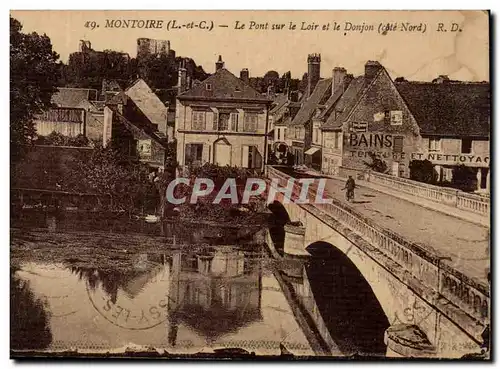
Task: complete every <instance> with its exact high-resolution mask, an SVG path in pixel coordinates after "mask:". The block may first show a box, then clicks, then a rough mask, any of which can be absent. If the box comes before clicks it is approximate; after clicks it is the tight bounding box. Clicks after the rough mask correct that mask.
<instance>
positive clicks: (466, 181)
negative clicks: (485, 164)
mask: <svg viewBox="0 0 500 369" xmlns="http://www.w3.org/2000/svg"><path fill="white" fill-rule="evenodd" d="M476 175H477V169H476V168H471V167H467V166H465V165H463V164H460V165H457V166H456V167H454V168H453V172H452V185H453V186H454V187H456V188H458V189H460V190H462V191H466V192H471V191H474V190H475V189H476V188H477V177H476Z"/></svg>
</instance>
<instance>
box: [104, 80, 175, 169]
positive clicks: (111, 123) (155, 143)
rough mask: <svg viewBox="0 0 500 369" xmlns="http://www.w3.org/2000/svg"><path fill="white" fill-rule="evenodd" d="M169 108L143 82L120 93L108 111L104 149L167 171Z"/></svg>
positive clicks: (106, 109)
mask: <svg viewBox="0 0 500 369" xmlns="http://www.w3.org/2000/svg"><path fill="white" fill-rule="evenodd" d="M166 127H167V108H166V107H165V106H164V105H163V103H162V102H161V101H160V99H159V98H158V97H157V96H156V95H155V94H154V92H153V91H152V90H151V89H150V88H149V86H148V85H147V84H146V82H144V81H143V80H142V79H138V80H137V81H135V82H134V83H132V84H131V85H130V86H129V87H128V88H126V89H125V91H122V92H120V93H118V94H117V95H116V96H114V97H113V98H112V99H110V100H109V101H108V102H107V103H106V107H105V108H104V133H103V145H104V146H108V145H112V146H113V147H116V148H117V149H119V150H120V151H121V152H122V153H123V154H124V155H126V156H128V157H131V158H135V159H138V160H140V161H141V162H143V163H146V164H148V165H149V166H150V167H152V168H156V169H159V170H163V169H164V165H165V162H166V155H167V145H168V139H167V136H166V130H167V128H166Z"/></svg>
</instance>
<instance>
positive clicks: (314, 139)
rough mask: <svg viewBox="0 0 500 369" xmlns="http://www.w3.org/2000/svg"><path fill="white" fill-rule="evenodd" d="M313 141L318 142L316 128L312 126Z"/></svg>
mask: <svg viewBox="0 0 500 369" xmlns="http://www.w3.org/2000/svg"><path fill="white" fill-rule="evenodd" d="M313 142H318V129H317V128H314V130H313Z"/></svg>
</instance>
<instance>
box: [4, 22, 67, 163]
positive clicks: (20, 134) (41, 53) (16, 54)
mask: <svg viewBox="0 0 500 369" xmlns="http://www.w3.org/2000/svg"><path fill="white" fill-rule="evenodd" d="M21 30H22V25H21V23H20V22H19V21H18V20H16V19H14V18H12V17H11V18H10V148H11V160H13V161H17V160H18V159H19V157H20V155H21V153H22V150H23V146H24V145H26V144H29V143H31V142H32V140H33V139H34V137H35V133H36V132H35V126H34V124H33V118H34V116H35V115H36V114H40V113H42V111H44V110H46V109H49V108H50V107H51V98H52V94H53V93H54V92H56V88H55V86H56V84H57V79H58V71H59V67H58V64H57V59H58V58H59V55H58V54H57V53H56V52H54V51H53V50H52V44H51V42H50V39H49V37H47V36H46V35H45V34H44V35H38V34H37V33H35V32H33V33H29V34H25V33H22V32H21Z"/></svg>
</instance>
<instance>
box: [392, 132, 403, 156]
mask: <svg viewBox="0 0 500 369" xmlns="http://www.w3.org/2000/svg"><path fill="white" fill-rule="evenodd" d="M403 141H404V137H403V136H395V137H394V147H393V150H392V151H393V152H399V153H401V152H403Z"/></svg>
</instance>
